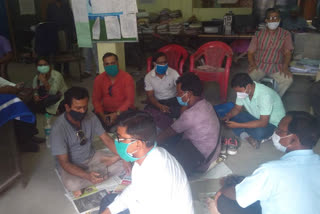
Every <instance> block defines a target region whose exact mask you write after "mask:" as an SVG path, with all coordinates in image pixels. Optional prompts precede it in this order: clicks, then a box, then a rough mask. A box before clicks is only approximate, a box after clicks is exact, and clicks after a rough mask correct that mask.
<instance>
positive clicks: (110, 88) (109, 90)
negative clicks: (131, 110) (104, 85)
mask: <svg viewBox="0 0 320 214" xmlns="http://www.w3.org/2000/svg"><path fill="white" fill-rule="evenodd" d="M108 92H109V96H110V97H112V85H111V86H110V87H109V88H108Z"/></svg>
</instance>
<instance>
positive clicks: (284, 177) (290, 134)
mask: <svg viewBox="0 0 320 214" xmlns="http://www.w3.org/2000/svg"><path fill="white" fill-rule="evenodd" d="M319 129H320V127H319V124H317V122H316V119H315V118H314V117H312V116H311V115H310V114H309V113H307V112H288V113H287V116H285V117H284V118H283V119H282V120H281V121H280V123H279V126H278V129H277V130H276V131H275V133H274V134H273V136H272V141H273V144H274V146H275V147H276V148H277V149H278V150H279V151H281V152H283V153H285V155H283V156H282V157H281V159H280V160H276V161H271V162H268V163H264V164H262V165H261V166H260V167H259V168H258V169H256V170H255V171H254V172H253V174H252V175H251V176H249V177H247V178H245V179H244V180H243V181H242V182H241V183H240V184H237V185H236V186H231V187H228V188H222V189H221V190H220V191H219V192H218V193H217V195H216V197H215V201H212V202H210V204H211V207H213V206H216V207H217V209H212V212H211V214H218V213H221V214H233V213H237V214H238V213H244V212H242V211H243V208H246V207H248V206H249V205H251V204H253V203H255V202H257V201H260V204H261V208H262V213H268V214H278V213H281V214H301V213H308V214H316V213H319V210H320V203H319V201H320V195H319V189H320V180H319V177H320V156H319V155H318V154H315V153H314V152H313V150H312V149H313V147H314V146H315V145H316V143H317V141H318V140H319V137H320V132H319ZM221 195H223V196H224V197H221V199H222V200H220V196H221ZM228 200H229V201H230V204H231V203H232V204H233V205H234V204H235V203H234V201H236V203H237V204H238V209H235V210H234V212H228V213H224V212H221V210H223V209H222V208H223V207H221V206H224V207H225V208H227V207H228V206H229V204H228ZM222 201H223V204H222V203H221V202H222ZM219 208H220V209H219Z"/></svg>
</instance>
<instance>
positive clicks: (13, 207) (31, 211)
mask: <svg viewBox="0 0 320 214" xmlns="http://www.w3.org/2000/svg"><path fill="white" fill-rule="evenodd" d="M75 68H76V66H75V65H71V70H72V76H73V78H69V79H66V82H67V84H68V86H83V87H86V88H87V89H88V90H89V91H90V93H91V92H92V86H93V80H94V77H91V78H88V79H86V80H84V81H83V82H82V83H80V82H79V80H78V73H77V72H76V69H75ZM246 69H247V62H246V60H245V59H244V60H241V61H240V62H239V63H238V64H234V65H233V67H232V69H231V71H232V74H234V73H236V72H244V71H246ZM127 71H128V72H129V73H132V74H133V76H134V78H135V79H136V80H139V79H141V77H143V75H144V71H141V72H139V71H136V70H135V69H133V68H127ZM9 74H10V77H11V79H12V80H13V81H14V82H21V81H23V82H26V84H27V85H31V81H32V78H33V77H34V75H35V67H34V65H33V64H28V65H27V64H19V63H12V64H10V66H9ZM232 74H231V75H232ZM139 83H141V81H140V82H138V83H137V91H138V92H137V95H138V98H137V100H136V104H137V106H141V100H144V99H145V98H144V93H143V88H141V84H139ZM309 85H310V79H309V78H306V77H295V78H294V84H293V86H292V87H291V88H290V89H289V90H288V92H287V93H286V94H285V96H284V97H283V100H284V103H285V107H286V110H287V111H288V110H304V111H308V110H309V103H308V100H307V99H308V96H307V88H308V86H309ZM228 94H229V98H228V99H229V100H230V101H234V99H235V93H234V92H233V91H232V90H231V89H229V93H228ZM205 96H206V98H207V99H208V100H209V101H210V102H211V103H212V104H217V103H219V101H218V100H219V95H218V87H217V84H215V83H206V84H205ZM90 109H92V105H91V104H90ZM37 119H38V128H39V131H40V135H42V136H44V134H43V127H44V116H43V115H37ZM230 134H231V132H230V130H224V135H230ZM98 146H101V145H98ZM315 150H316V152H317V153H320V146H319V145H318V146H317V147H316V148H315ZM281 155H282V154H281V153H280V152H278V151H277V150H276V149H275V148H274V146H273V145H272V143H266V144H262V146H261V148H260V149H259V150H254V149H253V148H251V146H249V145H248V144H243V145H241V147H240V148H239V151H238V154H237V155H235V156H231V157H228V159H227V160H226V161H225V163H226V165H227V166H228V167H229V168H230V169H231V170H232V171H233V172H234V173H235V174H239V175H249V174H250V173H252V172H253V170H254V169H256V168H257V167H258V166H259V164H261V163H263V162H266V161H269V160H274V159H278V158H279V157H280V156H281ZM21 163H22V169H23V176H22V178H21V179H19V180H18V181H17V182H16V183H15V184H13V185H12V186H11V187H10V188H8V189H7V191H5V192H3V193H1V194H0V213H10V214H16V213H24V214H40V213H47V214H55V213H61V214H62V213H68V214H72V213H76V211H75V209H74V208H73V206H72V204H71V203H70V202H69V201H68V200H67V198H66V197H65V196H64V193H65V192H64V189H63V187H62V186H61V183H60V181H59V180H58V178H57V176H56V174H55V172H54V164H53V158H52V156H51V154H50V151H49V150H48V149H47V148H46V145H44V144H43V145H41V151H40V152H39V153H23V154H21ZM1 173H3V172H1ZM191 188H192V191H193V195H194V197H195V198H196V197H197V196H198V193H202V192H213V191H217V190H218V188H219V184H218V180H209V181H201V182H197V183H193V184H192V185H191Z"/></svg>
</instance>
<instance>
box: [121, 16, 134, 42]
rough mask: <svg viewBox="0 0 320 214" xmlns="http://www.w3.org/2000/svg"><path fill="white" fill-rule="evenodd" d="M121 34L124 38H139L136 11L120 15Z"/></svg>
mask: <svg viewBox="0 0 320 214" xmlns="http://www.w3.org/2000/svg"><path fill="white" fill-rule="evenodd" d="M120 24H121V34H122V37H123V38H137V37H138V33H137V17H136V14H135V13H129V14H123V15H120Z"/></svg>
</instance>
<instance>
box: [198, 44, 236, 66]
mask: <svg viewBox="0 0 320 214" xmlns="http://www.w3.org/2000/svg"><path fill="white" fill-rule="evenodd" d="M195 55H197V56H200V57H203V58H204V61H205V64H206V65H210V66H213V67H217V68H220V67H222V66H223V65H222V64H223V62H224V59H225V57H231V56H232V49H231V48H230V47H229V46H228V45H227V44H225V43H223V42H219V41H214V42H208V43H206V44H204V45H202V46H201V47H200V48H199V49H198V50H197V51H196V53H195Z"/></svg>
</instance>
